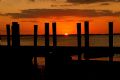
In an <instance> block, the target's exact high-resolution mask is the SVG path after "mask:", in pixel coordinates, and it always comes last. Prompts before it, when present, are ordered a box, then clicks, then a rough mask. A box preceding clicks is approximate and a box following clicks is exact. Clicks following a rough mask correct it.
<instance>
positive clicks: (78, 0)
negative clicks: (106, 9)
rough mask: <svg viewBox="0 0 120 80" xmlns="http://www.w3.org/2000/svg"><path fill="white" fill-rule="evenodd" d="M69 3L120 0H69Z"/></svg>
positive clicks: (115, 0)
mask: <svg viewBox="0 0 120 80" xmlns="http://www.w3.org/2000/svg"><path fill="white" fill-rule="evenodd" d="M67 2H69V3H81V4H89V3H96V2H120V0H67Z"/></svg>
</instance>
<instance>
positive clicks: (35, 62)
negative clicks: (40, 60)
mask: <svg viewBox="0 0 120 80" xmlns="http://www.w3.org/2000/svg"><path fill="white" fill-rule="evenodd" d="M37 31H38V25H34V47H35V50H36V48H37ZM35 52H37V51H35ZM34 65H35V66H36V67H37V57H36V55H35V56H34Z"/></svg>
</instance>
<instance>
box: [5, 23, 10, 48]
mask: <svg viewBox="0 0 120 80" xmlns="http://www.w3.org/2000/svg"><path fill="white" fill-rule="evenodd" d="M6 29H7V30H6V31H7V46H8V47H10V25H9V24H7V25H6Z"/></svg>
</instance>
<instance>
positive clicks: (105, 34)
mask: <svg viewBox="0 0 120 80" xmlns="http://www.w3.org/2000/svg"><path fill="white" fill-rule="evenodd" d="M76 35H77V34H69V35H68V36H76ZM81 35H85V34H81ZM89 35H109V34H89ZM113 35H120V34H113ZM0 36H1V37H2V36H7V35H0ZM11 36H12V35H11ZM20 36H34V35H30V34H28V35H27V34H25V35H20ZM38 36H45V35H38ZM49 36H53V35H49ZM57 36H65V35H57Z"/></svg>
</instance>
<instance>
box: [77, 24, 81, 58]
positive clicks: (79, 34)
mask: <svg viewBox="0 0 120 80" xmlns="http://www.w3.org/2000/svg"><path fill="white" fill-rule="evenodd" d="M77 45H78V59H79V60H81V23H77Z"/></svg>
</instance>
